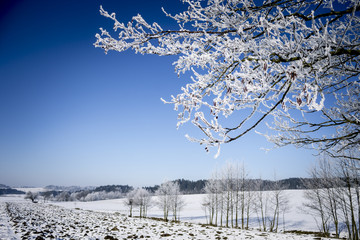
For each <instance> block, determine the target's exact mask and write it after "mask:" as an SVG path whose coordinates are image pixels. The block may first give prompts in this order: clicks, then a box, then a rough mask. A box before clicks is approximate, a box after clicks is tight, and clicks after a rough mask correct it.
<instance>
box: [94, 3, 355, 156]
mask: <svg viewBox="0 0 360 240" xmlns="http://www.w3.org/2000/svg"><path fill="white" fill-rule="evenodd" d="M182 1H183V2H184V3H185V4H187V5H188V10H186V11H184V12H181V13H178V14H175V15H172V14H169V13H167V12H166V11H165V10H163V11H164V14H166V16H168V17H169V18H171V19H173V20H174V21H176V22H177V23H178V24H179V27H178V29H166V30H164V29H163V28H162V27H161V26H160V25H159V24H157V23H152V24H149V23H147V22H146V21H145V20H144V19H143V18H142V17H141V16H140V15H137V16H135V17H133V19H132V21H130V22H129V23H127V24H124V23H121V22H119V21H118V20H117V19H116V16H115V13H111V14H110V13H108V12H107V11H105V10H104V9H103V8H101V9H100V13H101V14H102V15H103V16H105V17H107V18H110V19H111V20H112V21H114V28H113V31H114V32H118V35H117V36H116V37H113V34H110V33H109V32H108V31H106V30H104V29H100V30H101V33H100V34H96V38H97V41H96V43H95V44H94V45H95V47H100V48H103V49H104V50H105V52H108V51H110V50H115V51H119V52H122V51H125V50H128V49H132V50H134V51H135V52H136V53H141V54H157V55H160V56H165V55H176V56H178V59H177V60H176V61H175V62H174V66H175V70H176V72H177V73H178V74H179V75H180V74H183V73H185V72H188V71H190V72H191V73H192V78H191V80H190V81H189V82H188V83H187V84H186V85H185V86H184V87H183V88H182V89H181V90H182V93H180V94H178V95H176V96H172V97H171V100H169V101H165V100H164V102H166V103H170V104H173V105H174V108H175V110H176V111H178V112H179V115H178V119H179V120H178V126H180V125H182V124H184V123H187V122H191V123H193V124H194V125H195V126H197V127H198V128H199V129H200V130H201V131H202V132H203V134H204V138H202V139H197V138H193V137H188V138H189V139H190V140H192V141H195V142H199V143H200V144H204V145H206V147H209V146H220V144H222V143H228V142H232V141H234V140H237V139H239V138H240V137H242V136H243V135H245V134H247V133H248V132H250V131H252V130H254V129H256V127H257V126H258V125H259V124H260V123H261V122H264V120H265V119H269V118H270V116H273V117H274V122H273V124H269V125H270V127H271V128H273V129H276V130H278V131H280V133H279V135H278V136H267V137H268V139H269V140H270V141H273V142H274V143H275V144H277V145H279V146H282V145H287V144H295V145H298V146H303V145H309V144H314V143H319V147H320V148H321V149H322V150H329V149H330V148H331V149H332V151H333V149H334V148H339V149H341V148H346V147H350V146H353V147H355V148H359V137H358V133H359V115H358V114H359V85H358V84H357V82H356V81H357V80H358V77H359V72H360V68H359V53H360V48H359V45H360V40H359V32H360V24H359V11H360V4H359V2H358V1H357V0H339V1H335V0H327V1H322V0H312V1H309V0H297V1H289V0H265V1H263V2H260V1H252V0H209V1H200V0H182ZM299 112H300V113H301V114H298V113H299ZM313 113H317V114H320V115H321V117H323V119H322V120H321V121H314V120H309V119H312V118H311V117H310V118H308V116H309V115H310V116H311V114H313ZM235 115H236V116H235ZM324 128H331V129H333V130H332V133H331V134H327V135H326V134H325V135H324V136H323V137H317V136H316V133H317V132H320V131H321V130H322V129H324ZM206 149H207V148H206ZM336 151H337V150H336Z"/></svg>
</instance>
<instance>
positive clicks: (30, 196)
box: [25, 191, 39, 203]
mask: <svg viewBox="0 0 360 240" xmlns="http://www.w3.org/2000/svg"><path fill="white" fill-rule="evenodd" d="M38 198H39V193H35V192H31V191H28V192H27V193H26V195H25V199H30V200H31V202H33V203H37V202H38Z"/></svg>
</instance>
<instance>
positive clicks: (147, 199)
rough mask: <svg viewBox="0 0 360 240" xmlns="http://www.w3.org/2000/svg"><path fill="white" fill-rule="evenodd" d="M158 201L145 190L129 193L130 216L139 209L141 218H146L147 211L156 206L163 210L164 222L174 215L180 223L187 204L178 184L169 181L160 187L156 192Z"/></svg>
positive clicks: (139, 189)
mask: <svg viewBox="0 0 360 240" xmlns="http://www.w3.org/2000/svg"><path fill="white" fill-rule="evenodd" d="M155 195H156V197H157V198H156V200H152V198H151V194H150V193H149V192H148V191H147V190H146V189H143V188H137V189H134V190H133V191H131V192H129V193H128V194H127V196H126V198H125V204H126V205H127V206H128V207H129V216H130V217H131V216H132V211H133V208H134V207H136V208H139V213H140V214H139V217H140V218H142V217H146V216H147V210H148V209H149V208H150V207H151V206H153V205H156V206H157V207H159V208H160V209H162V212H163V216H164V221H168V220H169V214H170V213H172V216H173V219H172V220H173V221H179V220H180V218H179V216H180V210H181V209H182V208H183V207H184V205H185V202H184V200H183V198H182V196H181V192H180V187H179V184H178V182H172V181H167V182H164V183H163V184H161V185H160V187H159V189H158V190H157V191H156V192H155Z"/></svg>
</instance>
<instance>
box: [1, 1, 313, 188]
mask: <svg viewBox="0 0 360 240" xmlns="http://www.w3.org/2000/svg"><path fill="white" fill-rule="evenodd" d="M100 5H103V7H104V9H105V10H107V11H109V12H116V14H117V17H118V19H119V20H121V21H125V22H128V21H129V20H131V17H132V16H134V15H136V14H138V13H140V14H141V15H142V16H143V17H144V18H145V19H146V20H148V21H149V22H152V21H157V22H158V23H160V25H163V26H168V27H171V26H172V25H174V23H172V22H171V20H169V19H167V18H166V17H165V16H164V15H163V13H162V11H161V7H162V6H163V7H164V8H165V9H166V10H167V11H168V12H170V13H175V12H177V11H178V10H179V9H183V8H184V7H185V6H184V5H183V4H182V3H181V2H180V1H177V0H171V1H166V0H153V1H147V0H132V1H124V0H119V1H109V0H101V1H94V0H91V1H90V0H79V1H68V0H61V1H58V0H54V1H45V0H43V1H41V0H35V1H33V0H24V1H13V0H8V1H5V2H4V1H2V3H1V4H0V9H1V10H0V183H2V184H7V185H10V186H24V185H27V186H46V185H49V184H55V185H80V186H88V185H93V186H99V185H106V184H129V185H132V186H150V185H154V184H159V183H161V182H162V181H164V180H166V179H168V180H172V179H177V178H185V179H190V180H198V179H204V178H208V177H209V176H210V175H211V172H212V171H214V170H215V169H216V168H220V167H221V166H223V165H224V164H225V162H226V161H239V162H244V164H245V166H246V168H247V169H248V171H249V172H250V175H251V176H252V177H259V176H262V178H267V179H271V178H272V177H273V175H274V171H276V175H277V178H287V177H306V176H307V169H308V168H309V167H310V165H311V164H312V163H314V161H315V157H314V156H313V155H312V154H313V153H314V152H311V151H310V150H304V149H295V148H293V147H286V148H282V149H275V150H273V151H271V152H268V153H266V152H264V151H263V150H261V148H263V147H265V148H269V147H271V146H272V145H271V144H269V143H267V142H266V140H265V139H264V138H263V137H262V136H259V135H256V134H250V135H248V136H246V137H245V138H243V139H240V140H238V141H236V142H234V143H231V144H229V145H226V146H223V147H222V150H221V155H220V157H219V158H217V159H214V155H215V151H212V152H210V153H209V154H207V153H206V152H205V151H204V148H203V147H202V146H200V145H198V144H196V143H191V142H189V141H187V140H186V138H185V137H184V135H185V134H186V133H188V134H189V135H194V134H197V133H198V129H196V128H195V127H193V126H192V125H190V124H188V125H185V126H183V127H181V128H180V129H179V130H177V129H176V121H177V119H176V116H177V112H175V111H173V106H171V105H165V104H163V103H162V102H161V101H160V98H161V97H162V98H164V99H170V96H171V95H172V94H174V95H175V94H177V93H178V92H179V91H180V87H181V86H183V85H185V84H186V82H187V81H188V79H187V78H186V77H181V78H178V77H177V75H176V74H175V72H174V68H173V66H172V62H173V61H174V60H175V58H174V57H158V56H142V55H135V54H134V53H133V52H131V51H127V52H124V53H116V52H109V54H107V55H105V54H104V52H103V51H102V50H101V49H96V48H94V46H93V43H94V42H95V41H96V39H95V34H96V33H98V32H99V30H98V29H99V28H100V27H104V28H107V29H109V30H110V28H111V26H112V22H111V21H110V20H109V19H106V18H104V17H102V16H101V15H100V14H99V7H100ZM269 121H270V119H269Z"/></svg>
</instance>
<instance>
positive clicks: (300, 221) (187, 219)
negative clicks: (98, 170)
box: [0, 190, 317, 239]
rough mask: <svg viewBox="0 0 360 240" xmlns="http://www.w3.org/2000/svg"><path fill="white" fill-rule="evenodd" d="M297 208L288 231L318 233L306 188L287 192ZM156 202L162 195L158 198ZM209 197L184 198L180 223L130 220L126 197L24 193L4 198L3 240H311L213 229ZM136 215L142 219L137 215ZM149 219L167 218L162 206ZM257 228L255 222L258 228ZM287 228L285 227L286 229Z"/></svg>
mask: <svg viewBox="0 0 360 240" xmlns="http://www.w3.org/2000/svg"><path fill="white" fill-rule="evenodd" d="M286 194H287V195H288V196H289V197H290V205H291V206H292V207H291V208H290V209H289V211H288V212H287V213H286V214H285V220H286V230H291V229H293V230H295V229H296V230H307V231H316V230H317V227H316V222H315V221H314V219H313V217H312V216H309V215H307V214H306V213H305V212H304V210H303V209H302V208H301V206H302V203H303V201H304V198H303V191H302V190H287V191H286ZM154 198H156V197H154ZM203 198H204V195H203V194H198V195H183V199H184V200H185V202H186V205H185V207H184V208H183V209H182V211H181V212H180V218H181V222H180V223H172V222H163V221H158V220H153V219H139V218H137V217H133V218H130V217H127V215H128V209H127V208H126V206H125V205H124V204H123V201H124V200H123V199H112V200H102V201H95V202H48V203H42V202H39V203H37V204H34V203H31V202H30V201H28V200H24V196H23V195H12V196H11V195H9V196H1V197H0V239H21V238H22V237H24V236H25V237H26V238H27V239H35V238H36V237H37V236H41V237H43V238H45V239H49V238H51V237H54V238H62V239H69V238H70V237H72V238H76V239H79V238H85V239H104V238H105V237H106V236H108V238H109V237H114V238H118V239H123V238H128V239H131V238H132V239H135V238H145V239H146V238H148V239H160V238H164V239H217V238H218V237H221V238H224V237H227V239H246V238H249V237H250V238H252V239H264V238H266V239H309V235H295V234H284V233H277V234H276V233H268V232H259V231H257V230H256V229H253V230H249V231H245V230H239V229H232V228H221V227H209V226H206V225H201V224H204V223H206V218H205V214H204V211H203V209H202V206H201V203H202V199H203ZM134 215H135V216H136V215H138V213H137V212H136V211H134ZM148 216H149V217H160V218H161V217H162V212H161V211H160V210H159V209H158V208H157V207H152V208H151V209H149V212H148ZM251 227H253V228H256V227H257V222H256V221H254V222H253V224H252V226H251ZM281 230H283V229H282V227H281Z"/></svg>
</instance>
